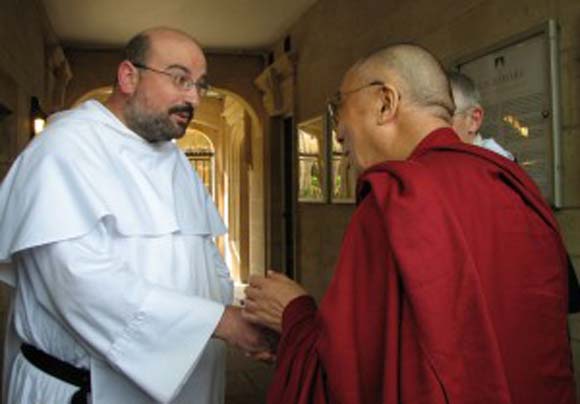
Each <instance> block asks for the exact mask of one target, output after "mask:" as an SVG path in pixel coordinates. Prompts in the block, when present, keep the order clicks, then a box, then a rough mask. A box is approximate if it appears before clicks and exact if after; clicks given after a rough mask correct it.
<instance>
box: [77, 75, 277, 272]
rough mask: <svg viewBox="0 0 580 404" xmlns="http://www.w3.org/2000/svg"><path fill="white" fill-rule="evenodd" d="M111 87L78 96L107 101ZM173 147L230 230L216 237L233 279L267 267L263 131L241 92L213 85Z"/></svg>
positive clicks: (80, 99)
mask: <svg viewBox="0 0 580 404" xmlns="http://www.w3.org/2000/svg"><path fill="white" fill-rule="evenodd" d="M111 92H112V87H110V86H107V87H101V88H97V89H94V90H91V91H89V92H87V93H86V94H84V95H83V96H82V97H80V98H79V99H78V100H77V101H76V102H75V105H76V104H79V103H80V102H83V101H85V100H87V99H91V98H92V99H97V100H99V101H101V102H103V101H105V100H106V99H107V98H108V97H109V95H110V94H111ZM176 143H177V145H178V146H179V147H180V148H181V149H182V150H183V151H184V153H185V154H186V156H187V157H188V159H189V161H190V162H191V163H192V166H193V167H194V169H196V171H197V172H198V175H199V176H200V178H201V179H202V181H203V182H204V184H205V185H206V187H207V188H208V192H209V193H210V194H211V195H212V197H213V199H214V201H215V203H216V205H217V207H218V210H219V211H220V213H221V215H222V217H223V218H224V221H225V222H226V225H227V226H228V234H227V235H226V237H223V238H220V240H218V246H219V247H220V250H221V251H222V253H223V254H224V257H225V258H226V262H227V263H228V266H229V267H230V270H231V272H232V276H233V278H234V280H235V281H236V282H239V283H243V282H246V281H247V279H248V277H249V275H250V273H259V274H263V273H264V271H265V250H266V239H265V213H264V210H265V199H266V198H265V195H264V165H263V164H264V162H263V158H262V156H263V152H262V150H263V147H264V146H263V131H262V125H261V124H260V121H259V120H258V118H257V115H256V113H255V111H254V110H253V109H252V108H251V106H250V105H249V104H248V103H247V102H246V101H245V100H244V99H243V98H242V97H240V96H239V95H237V94H235V93H232V92H230V91H228V90H223V89H212V90H211V91H210V92H209V93H208V95H207V96H206V97H204V99H203V100H202V101H201V103H200V105H199V106H198V108H197V109H196V111H195V117H194V119H193V120H192V122H191V123H190V125H189V127H188V129H187V132H186V134H185V136H184V137H183V138H181V139H179V140H178V141H177V142H176Z"/></svg>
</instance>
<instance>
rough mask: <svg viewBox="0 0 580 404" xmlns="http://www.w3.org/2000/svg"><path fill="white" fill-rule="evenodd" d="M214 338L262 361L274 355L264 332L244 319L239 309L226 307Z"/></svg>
mask: <svg viewBox="0 0 580 404" xmlns="http://www.w3.org/2000/svg"><path fill="white" fill-rule="evenodd" d="M214 336H215V337H216V338H220V339H222V340H224V341H225V342H227V343H228V344H230V345H233V346H235V347H237V348H239V349H241V350H243V351H245V352H247V353H248V354H250V356H254V357H256V358H259V359H262V360H267V358H268V357H269V355H273V354H272V350H273V347H272V346H271V344H270V343H269V342H268V339H267V338H266V333H265V332H264V330H263V329H262V328H261V327H260V326H256V325H254V324H252V323H250V322H249V321H248V320H246V319H244V318H243V317H242V309H241V308H239V307H234V306H226V308H225V310H224V313H223V315H222V318H221V319H220V321H219V323H218V325H217V327H216V329H215V331H214Z"/></svg>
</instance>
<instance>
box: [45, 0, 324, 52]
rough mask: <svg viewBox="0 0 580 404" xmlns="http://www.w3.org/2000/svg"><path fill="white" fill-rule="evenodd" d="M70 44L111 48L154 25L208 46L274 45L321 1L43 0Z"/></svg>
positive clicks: (217, 47)
mask: <svg viewBox="0 0 580 404" xmlns="http://www.w3.org/2000/svg"><path fill="white" fill-rule="evenodd" d="M42 1H43V3H44V5H45V8H46V12H47V15H48V18H49V20H50V21H51V23H52V26H53V28H54V30H55V32H56V35H57V36H58V38H59V39H60V41H61V43H63V44H64V45H68V46H71V45H74V46H79V47H89V48H110V47H120V46H122V45H124V44H125V43H126V42H127V40H128V39H129V38H131V37H132V36H133V35H134V34H136V33H137V32H140V31H142V30H143V29H146V28H149V27H153V26H160V25H163V26H169V27H172V28H177V29H181V30H183V31H185V32H188V33H189V34H191V35H192V36H194V37H195V38H197V39H198V40H199V41H200V42H201V44H202V45H203V46H204V47H205V48H210V49H260V48H262V49H263V48H266V47H268V46H270V45H272V44H273V43H274V42H275V41H277V40H278V39H280V38H281V37H282V35H284V33H285V32H286V31H287V30H288V28H290V27H291V26H292V24H293V23H295V22H296V21H297V20H298V19H299V18H300V16H301V15H302V14H303V13H304V12H305V11H306V10H308V9H309V8H310V7H311V6H312V5H313V4H314V3H316V1H317V0H195V1H194V0H165V1H159V0H98V1H95V0H42Z"/></svg>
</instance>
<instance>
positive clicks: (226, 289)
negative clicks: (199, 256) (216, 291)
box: [208, 237, 234, 305]
mask: <svg viewBox="0 0 580 404" xmlns="http://www.w3.org/2000/svg"><path fill="white" fill-rule="evenodd" d="M208 244H209V245H208V248H209V249H210V251H211V254H212V257H213V264H214V266H215V270H216V272H217V274H218V278H219V282H220V290H221V295H222V303H223V304H225V305H230V304H232V303H233V302H234V280H233V279H232V277H231V274H230V270H229V268H228V266H227V265H226V263H225V261H224V258H223V256H222V254H221V253H220V250H219V249H218V248H217V246H216V245H215V242H214V241H213V240H212V239H211V238H210V237H208Z"/></svg>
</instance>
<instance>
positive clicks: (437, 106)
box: [353, 44, 454, 121]
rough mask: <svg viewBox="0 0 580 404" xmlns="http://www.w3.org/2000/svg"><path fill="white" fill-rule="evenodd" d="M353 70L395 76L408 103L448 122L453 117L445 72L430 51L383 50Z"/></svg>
mask: <svg viewBox="0 0 580 404" xmlns="http://www.w3.org/2000/svg"><path fill="white" fill-rule="evenodd" d="M353 69H354V70H356V71H357V72H358V73H360V74H367V75H370V76H372V75H379V74H380V75H382V76H385V75H386V76H387V77H388V76H391V77H393V81H395V82H396V83H397V84H398V85H399V86H400V88H401V90H402V92H403V97H406V98H407V101H410V102H412V103H414V104H415V105H416V106H418V107H421V108H425V109H429V110H430V111H431V112H432V113H433V114H434V115H436V116H437V117H439V118H442V119H444V120H446V121H450V119H451V117H452V115H453V110H454V105H453V100H452V98H451V91H450V88H449V81H448V80H447V76H446V74H445V70H444V69H443V67H442V66H441V63H440V62H439V61H438V60H437V59H436V58H435V57H434V56H433V55H432V54H431V53H430V52H429V51H427V50H426V49H424V48H422V47H420V46H418V45H411V44H399V45H393V46H389V47H386V48H383V49H381V50H379V51H377V52H375V53H373V54H371V55H370V56H368V57H366V58H364V59H362V60H360V61H359V62H358V63H357V64H356V65H355V66H354V67H353Z"/></svg>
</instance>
